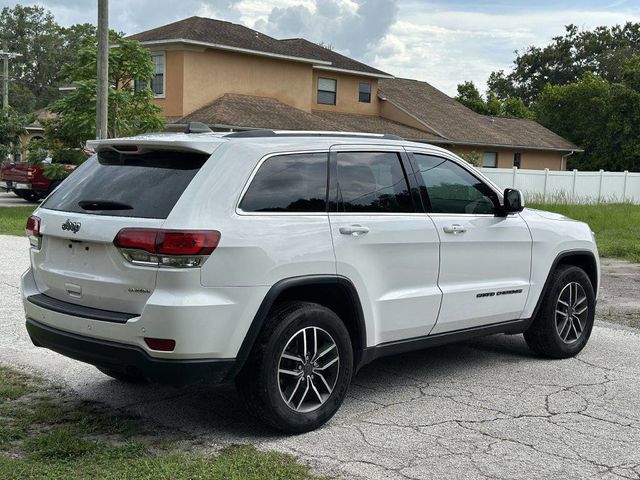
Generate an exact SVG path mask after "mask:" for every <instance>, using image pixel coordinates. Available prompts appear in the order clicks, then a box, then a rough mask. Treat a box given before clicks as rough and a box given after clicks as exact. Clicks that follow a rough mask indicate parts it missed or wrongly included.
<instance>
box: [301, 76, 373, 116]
mask: <svg viewBox="0 0 640 480" xmlns="http://www.w3.org/2000/svg"><path fill="white" fill-rule="evenodd" d="M319 77H322V78H332V79H334V80H337V86H336V104H335V105H324V104H321V103H318V101H317V100H318V95H317V91H318V78H319ZM360 82H369V83H370V84H371V103H363V102H359V101H358V93H359V91H360ZM311 88H312V89H313V97H312V100H311V101H312V104H313V109H314V110H328V111H331V112H347V113H358V114H360V115H378V114H379V109H380V106H379V100H378V79H377V78H372V77H362V76H357V75H348V74H344V73H338V72H331V71H327V70H313V82H312V85H311Z"/></svg>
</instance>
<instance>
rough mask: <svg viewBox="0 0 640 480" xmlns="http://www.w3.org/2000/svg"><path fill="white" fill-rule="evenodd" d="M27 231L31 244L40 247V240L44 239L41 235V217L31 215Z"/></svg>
mask: <svg viewBox="0 0 640 480" xmlns="http://www.w3.org/2000/svg"><path fill="white" fill-rule="evenodd" d="M26 231H27V237H28V238H29V243H30V244H31V246H32V247H34V248H37V249H39V248H40V242H41V241H42V235H40V217H36V216H35V215H31V216H30V217H29V218H28V219H27V226H26Z"/></svg>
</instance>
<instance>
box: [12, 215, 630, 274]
mask: <svg viewBox="0 0 640 480" xmlns="http://www.w3.org/2000/svg"><path fill="white" fill-rule="evenodd" d="M528 206H530V207H532V208H538V209H540V210H549V211H551V212H557V213H561V214H563V215H566V216H567V217H570V218H574V219H576V220H581V221H583V222H587V223H588V224H589V225H590V226H591V230H593V231H594V232H596V240H597V241H598V249H599V251H600V255H601V256H603V257H616V258H623V259H625V260H629V261H631V262H640V205H630V204H626V203H623V204H620V203H609V204H599V205H598V204H592V205H565V204H553V203H547V204H529V205H528ZM34 209H35V206H33V207H31V206H30V207H0V235H24V226H25V224H26V222H27V217H29V215H30V214H31V212H32V211H33V210H34Z"/></svg>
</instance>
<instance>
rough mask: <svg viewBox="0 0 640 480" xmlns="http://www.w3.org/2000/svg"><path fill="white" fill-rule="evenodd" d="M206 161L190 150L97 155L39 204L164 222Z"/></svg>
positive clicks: (111, 152) (64, 209) (109, 152)
mask: <svg viewBox="0 0 640 480" xmlns="http://www.w3.org/2000/svg"><path fill="white" fill-rule="evenodd" d="M208 158H209V155H206V154H200V153H191V152H170V151H154V152H148V153H142V154H133V153H120V152H116V151H106V152H100V153H99V154H98V155H96V156H93V157H91V158H90V159H89V160H87V161H86V162H85V163H84V164H83V165H82V166H81V167H79V168H78V169H77V170H76V171H75V172H74V173H73V174H71V175H70V176H69V178H67V179H66V180H65V181H64V182H62V184H61V185H60V187H58V189H56V190H55V192H54V193H53V194H52V195H51V196H50V197H49V198H48V199H47V200H46V201H45V202H44V203H43V204H42V206H43V207H44V208H48V209H50V210H61V211H65V212H76V213H89V214H94V215H113V216H118V217H141V218H161V219H164V218H167V216H168V215H169V212H171V209H172V208H173V207H174V205H175V204H176V202H177V201H178V199H179V198H180V196H181V195H182V194H183V193H184V191H185V189H186V188H187V186H188V185H189V183H190V182H191V180H192V179H193V177H194V176H195V175H196V173H198V170H200V167H202V165H203V164H204V163H205V162H206V161H207V159H208Z"/></svg>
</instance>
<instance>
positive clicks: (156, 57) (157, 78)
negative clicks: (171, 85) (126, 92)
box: [134, 53, 165, 97]
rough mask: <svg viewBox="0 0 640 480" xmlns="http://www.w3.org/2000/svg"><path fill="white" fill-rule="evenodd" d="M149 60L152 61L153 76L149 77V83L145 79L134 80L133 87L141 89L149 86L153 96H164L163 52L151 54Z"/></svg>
mask: <svg viewBox="0 0 640 480" xmlns="http://www.w3.org/2000/svg"><path fill="white" fill-rule="evenodd" d="M151 61H152V62H153V77H152V78H151V85H149V82H148V81H146V80H136V81H135V82H134V88H135V90H136V91H138V90H142V89H143V88H150V89H151V90H152V91H153V95H154V96H156V97H164V87H165V85H164V70H165V56H164V53H153V54H151Z"/></svg>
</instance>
